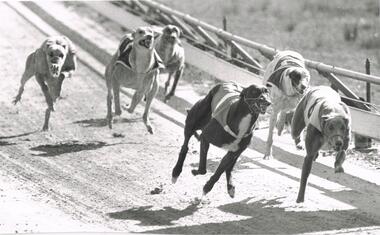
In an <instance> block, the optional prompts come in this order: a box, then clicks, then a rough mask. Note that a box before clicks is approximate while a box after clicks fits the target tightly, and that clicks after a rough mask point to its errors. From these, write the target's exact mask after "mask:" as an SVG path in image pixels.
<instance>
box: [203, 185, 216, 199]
mask: <svg viewBox="0 0 380 235" xmlns="http://www.w3.org/2000/svg"><path fill="white" fill-rule="evenodd" d="M213 186H214V185H212V184H211V183H210V182H207V183H206V184H205V186H203V196H205V195H206V194H208V193H209V192H210V191H211V189H212V187H213Z"/></svg>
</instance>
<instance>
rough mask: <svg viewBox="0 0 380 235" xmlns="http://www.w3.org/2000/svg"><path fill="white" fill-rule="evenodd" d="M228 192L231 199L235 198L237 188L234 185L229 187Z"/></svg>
mask: <svg viewBox="0 0 380 235" xmlns="http://www.w3.org/2000/svg"><path fill="white" fill-rule="evenodd" d="M227 192H228V195H230V197H231V198H234V197H235V186H233V185H227Z"/></svg>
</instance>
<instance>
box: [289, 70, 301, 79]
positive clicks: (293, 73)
mask: <svg viewBox="0 0 380 235" xmlns="http://www.w3.org/2000/svg"><path fill="white" fill-rule="evenodd" d="M289 77H290V79H291V80H292V81H295V82H297V81H300V80H301V78H302V75H301V73H300V71H298V70H296V69H295V70H292V71H291V72H290V73H289Z"/></svg>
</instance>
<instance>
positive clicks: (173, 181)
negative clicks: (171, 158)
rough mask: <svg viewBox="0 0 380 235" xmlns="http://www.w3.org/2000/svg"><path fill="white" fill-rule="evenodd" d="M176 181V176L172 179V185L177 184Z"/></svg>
mask: <svg viewBox="0 0 380 235" xmlns="http://www.w3.org/2000/svg"><path fill="white" fill-rule="evenodd" d="M177 180H178V176H177V177H172V184H175V183H177Z"/></svg>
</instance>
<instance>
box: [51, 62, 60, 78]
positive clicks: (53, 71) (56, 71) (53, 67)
mask: <svg viewBox="0 0 380 235" xmlns="http://www.w3.org/2000/svg"><path fill="white" fill-rule="evenodd" d="M49 70H50V74H51V75H52V76H53V77H55V78H56V77H58V76H59V73H60V72H61V66H59V64H50V67H49Z"/></svg>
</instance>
